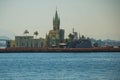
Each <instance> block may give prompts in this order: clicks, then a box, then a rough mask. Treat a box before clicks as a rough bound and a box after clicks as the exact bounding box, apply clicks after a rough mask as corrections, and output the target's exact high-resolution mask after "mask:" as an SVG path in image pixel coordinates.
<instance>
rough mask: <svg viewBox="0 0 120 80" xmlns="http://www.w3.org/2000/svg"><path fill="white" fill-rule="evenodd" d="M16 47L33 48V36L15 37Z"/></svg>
mask: <svg viewBox="0 0 120 80" xmlns="http://www.w3.org/2000/svg"><path fill="white" fill-rule="evenodd" d="M15 42H16V44H15V45H16V47H29V48H31V47H33V36H15Z"/></svg>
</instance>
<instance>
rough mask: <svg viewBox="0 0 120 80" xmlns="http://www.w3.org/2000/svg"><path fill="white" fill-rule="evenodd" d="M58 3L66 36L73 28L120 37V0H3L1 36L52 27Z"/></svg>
mask: <svg viewBox="0 0 120 80" xmlns="http://www.w3.org/2000/svg"><path fill="white" fill-rule="evenodd" d="M56 6H57V8H58V14H59V16H60V20H61V26H60V27H61V28H63V29H65V36H67V35H68V34H69V33H70V32H72V28H73V27H74V28H75V31H77V32H78V33H80V34H81V35H82V34H83V35H85V36H87V37H93V38H96V39H107V38H109V39H114V40H120V0H0V36H3V35H5V36H8V37H10V38H14V35H23V32H24V30H25V29H28V30H29V32H30V35H33V32H34V31H36V30H37V31H38V32H39V36H40V37H45V35H46V33H48V32H49V30H51V29H52V27H53V24H52V21H53V20H52V19H53V16H54V15H55V10H56Z"/></svg>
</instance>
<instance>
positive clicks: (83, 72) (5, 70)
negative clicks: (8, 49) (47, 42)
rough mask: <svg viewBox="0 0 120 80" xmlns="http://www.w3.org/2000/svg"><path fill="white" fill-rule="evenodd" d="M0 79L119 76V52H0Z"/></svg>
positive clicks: (119, 79)
mask: <svg viewBox="0 0 120 80" xmlns="http://www.w3.org/2000/svg"><path fill="white" fill-rule="evenodd" d="M0 80H120V53H119V52H99V53H95V52H92V53H0Z"/></svg>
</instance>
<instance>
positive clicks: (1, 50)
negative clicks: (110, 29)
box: [0, 48, 120, 53]
mask: <svg viewBox="0 0 120 80" xmlns="http://www.w3.org/2000/svg"><path fill="white" fill-rule="evenodd" d="M16 52H17V53H22V52H25V53H28V52H47V53H48V52H50V53H51V52H53V53H54V52H66V53H70V52H120V48H4V49H0V53H16Z"/></svg>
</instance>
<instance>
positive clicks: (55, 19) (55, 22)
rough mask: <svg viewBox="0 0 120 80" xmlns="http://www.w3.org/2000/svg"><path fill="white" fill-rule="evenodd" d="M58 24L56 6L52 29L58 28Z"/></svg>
mask: <svg viewBox="0 0 120 80" xmlns="http://www.w3.org/2000/svg"><path fill="white" fill-rule="evenodd" d="M59 26H60V18H59V17H58V13H57V8H56V12H55V17H53V29H54V30H59Z"/></svg>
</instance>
